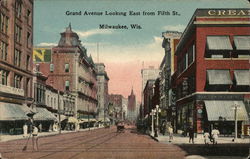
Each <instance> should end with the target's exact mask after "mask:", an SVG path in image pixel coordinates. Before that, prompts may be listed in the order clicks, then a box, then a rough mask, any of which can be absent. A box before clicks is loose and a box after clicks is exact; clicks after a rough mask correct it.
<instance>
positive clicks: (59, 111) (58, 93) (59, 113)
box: [57, 90, 61, 134]
mask: <svg viewBox="0 0 250 159" xmlns="http://www.w3.org/2000/svg"><path fill="white" fill-rule="evenodd" d="M57 96H58V102H57V103H58V116H59V119H58V120H59V134H61V108H60V91H59V90H57Z"/></svg>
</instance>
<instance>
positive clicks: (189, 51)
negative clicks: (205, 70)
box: [188, 45, 195, 65]
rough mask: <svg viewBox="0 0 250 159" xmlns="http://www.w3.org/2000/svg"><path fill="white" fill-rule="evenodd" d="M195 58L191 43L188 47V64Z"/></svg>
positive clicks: (193, 47) (193, 46)
mask: <svg viewBox="0 0 250 159" xmlns="http://www.w3.org/2000/svg"><path fill="white" fill-rule="evenodd" d="M194 59H195V45H192V46H191V47H190V48H189V49H188V65H190V64H192V63H193V62H194Z"/></svg>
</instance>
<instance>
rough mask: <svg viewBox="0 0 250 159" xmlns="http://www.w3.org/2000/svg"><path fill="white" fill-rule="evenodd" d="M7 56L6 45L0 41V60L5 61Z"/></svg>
mask: <svg viewBox="0 0 250 159" xmlns="http://www.w3.org/2000/svg"><path fill="white" fill-rule="evenodd" d="M7 54H8V45H7V44H6V43H5V42H3V41H1V43H0V58H1V59H2V60H7Z"/></svg>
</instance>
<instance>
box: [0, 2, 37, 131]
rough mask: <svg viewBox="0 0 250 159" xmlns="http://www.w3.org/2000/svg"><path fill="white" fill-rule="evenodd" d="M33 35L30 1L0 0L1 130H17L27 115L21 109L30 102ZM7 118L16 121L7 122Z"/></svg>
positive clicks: (31, 4)
mask: <svg viewBox="0 0 250 159" xmlns="http://www.w3.org/2000/svg"><path fill="white" fill-rule="evenodd" d="M32 38H33V1H32V0H25V1H24V0H8V1H7V0H2V1H0V76H1V78H0V101H1V102H0V106H1V107H0V112H2V113H4V112H5V113H4V114H1V115H0V124H1V125H0V128H1V131H2V132H3V133H16V132H14V131H18V129H20V128H22V125H23V124H24V122H25V120H27V118H28V117H27V116H26V113H25V110H24V109H26V108H27V106H28V107H29V106H31V104H32V102H33V98H32V96H33V95H32V93H33V92H32V87H33V86H32V78H33V73H32V48H33V39H32ZM15 110H18V111H16V112H17V113H16V114H13V113H11V112H13V111H15ZM8 121H12V122H15V123H16V124H14V125H11V124H10V123H9V124H7V123H6V122H8ZM12 122H11V123H12ZM6 124H7V125H6ZM11 128H12V129H11ZM15 128H16V129H15Z"/></svg>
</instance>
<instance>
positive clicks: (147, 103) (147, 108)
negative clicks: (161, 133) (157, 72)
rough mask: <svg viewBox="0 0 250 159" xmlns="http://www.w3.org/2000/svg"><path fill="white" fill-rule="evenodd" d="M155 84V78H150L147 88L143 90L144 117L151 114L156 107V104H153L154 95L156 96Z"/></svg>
mask: <svg viewBox="0 0 250 159" xmlns="http://www.w3.org/2000/svg"><path fill="white" fill-rule="evenodd" d="M154 84H155V80H148V81H147V83H146V85H145V88H144V90H143V95H144V96H143V98H144V99H143V100H144V105H143V114H144V117H146V116H149V114H150V112H151V110H152V109H154V108H155V105H153V96H154Z"/></svg>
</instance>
